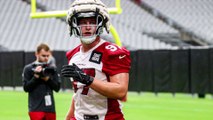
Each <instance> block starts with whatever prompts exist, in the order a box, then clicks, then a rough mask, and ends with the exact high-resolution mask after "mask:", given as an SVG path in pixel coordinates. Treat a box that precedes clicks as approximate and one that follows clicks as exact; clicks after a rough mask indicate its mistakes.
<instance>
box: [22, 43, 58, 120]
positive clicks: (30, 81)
mask: <svg viewBox="0 0 213 120" xmlns="http://www.w3.org/2000/svg"><path fill="white" fill-rule="evenodd" d="M35 56H36V61H34V62H32V63H30V64H28V65H26V66H25V67H24V70H23V74H22V78H23V88H24V91H25V92H28V109H29V116H30V119H31V120H56V111H55V101H54V95H53V90H54V91H56V92H58V91H59V90H60V83H61V81H60V79H59V76H58V73H57V70H56V66H51V65H49V64H48V61H49V58H50V56H51V51H50V48H49V46H48V45H46V44H40V45H39V46H38V47H37V50H36V52H35Z"/></svg>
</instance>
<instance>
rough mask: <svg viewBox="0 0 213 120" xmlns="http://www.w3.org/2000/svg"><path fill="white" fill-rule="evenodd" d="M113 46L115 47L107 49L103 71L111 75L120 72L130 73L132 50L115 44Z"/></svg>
mask: <svg viewBox="0 0 213 120" xmlns="http://www.w3.org/2000/svg"><path fill="white" fill-rule="evenodd" d="M111 47H112V48H113V49H106V52H105V53H107V55H106V56H105V57H106V59H105V61H104V64H103V71H104V72H105V73H107V74H108V75H110V76H112V75H115V74H118V73H129V70H130V66H131V59H130V52H129V51H128V50H126V49H125V48H120V47H118V46H115V45H113V46H111ZM106 48H107V47H106Z"/></svg>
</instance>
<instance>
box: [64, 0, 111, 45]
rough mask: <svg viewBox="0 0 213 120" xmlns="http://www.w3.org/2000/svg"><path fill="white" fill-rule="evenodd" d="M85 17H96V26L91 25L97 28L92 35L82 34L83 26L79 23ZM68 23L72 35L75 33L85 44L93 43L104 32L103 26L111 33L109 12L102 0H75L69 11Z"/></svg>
mask: <svg viewBox="0 0 213 120" xmlns="http://www.w3.org/2000/svg"><path fill="white" fill-rule="evenodd" d="M83 18H85V19H86V18H95V20H96V26H94V25H92V26H91V28H94V27H95V29H96V30H94V31H95V32H94V34H91V36H84V35H83V34H82V27H83V26H80V25H79V20H80V19H83ZM67 23H68V27H69V31H70V36H72V35H73V34H74V35H75V36H76V37H79V38H80V39H81V41H82V42H83V43H85V44H90V43H92V42H93V41H94V40H95V38H96V37H97V36H99V35H100V34H101V33H102V32H103V28H105V29H106V31H107V32H108V33H109V14H108V11H107V8H106V7H105V5H104V4H103V3H102V2H101V1H100V0H75V1H74V2H73V4H72V5H71V7H70V9H69V11H68V14H67Z"/></svg>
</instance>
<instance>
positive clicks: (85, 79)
mask: <svg viewBox="0 0 213 120" xmlns="http://www.w3.org/2000/svg"><path fill="white" fill-rule="evenodd" d="M61 74H62V76H63V77H72V78H73V79H74V80H77V81H78V82H81V83H83V84H86V85H90V84H91V83H92V82H93V80H94V78H92V77H90V76H89V75H86V74H85V73H84V72H83V71H82V70H81V69H80V68H79V67H78V66H77V65H75V64H74V63H73V65H64V66H63V67H62V69H61Z"/></svg>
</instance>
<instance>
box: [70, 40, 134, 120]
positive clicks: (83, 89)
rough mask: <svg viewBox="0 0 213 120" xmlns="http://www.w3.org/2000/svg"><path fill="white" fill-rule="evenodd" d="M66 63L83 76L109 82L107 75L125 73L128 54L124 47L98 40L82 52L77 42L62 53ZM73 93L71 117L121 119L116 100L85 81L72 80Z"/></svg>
mask: <svg viewBox="0 0 213 120" xmlns="http://www.w3.org/2000/svg"><path fill="white" fill-rule="evenodd" d="M66 56H67V58H68V60H69V64H70V65H71V64H72V63H75V64H76V65H77V66H78V67H79V68H81V69H82V70H83V71H84V72H85V73H86V74H87V75H90V76H92V77H95V79H97V80H102V81H106V82H109V81H110V80H109V76H112V75H115V74H118V73H128V72H129V70H130V53H129V51H127V50H126V49H124V48H120V47H118V46H117V45H115V44H112V43H109V42H106V41H104V40H101V41H100V42H99V43H98V44H97V45H96V46H95V47H93V48H92V49H91V50H89V51H88V52H85V53H84V52H82V50H81V45H80V46H78V47H76V48H75V49H73V50H71V51H69V52H67V54H66ZM72 84H73V88H74V91H75V94H74V96H73V99H74V101H75V104H74V105H75V113H74V114H75V118H76V119H77V120H83V117H84V116H85V115H97V116H98V118H99V120H107V119H109V120H114V119H115V120H122V119H123V114H122V112H121V105H120V102H119V100H116V99H110V98H107V97H105V96H103V95H101V94H99V93H98V92H96V91H94V90H93V89H91V88H89V87H88V86H86V85H85V84H82V83H80V82H77V81H75V80H72Z"/></svg>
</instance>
